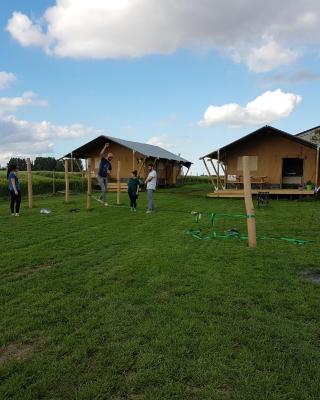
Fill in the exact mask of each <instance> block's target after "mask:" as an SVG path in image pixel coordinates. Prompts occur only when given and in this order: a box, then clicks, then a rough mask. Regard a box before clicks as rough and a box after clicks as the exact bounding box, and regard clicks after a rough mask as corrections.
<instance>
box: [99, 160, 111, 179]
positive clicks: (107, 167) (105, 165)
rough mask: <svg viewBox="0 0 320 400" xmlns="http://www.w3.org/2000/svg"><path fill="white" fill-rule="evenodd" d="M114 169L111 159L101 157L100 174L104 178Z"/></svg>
mask: <svg viewBox="0 0 320 400" xmlns="http://www.w3.org/2000/svg"><path fill="white" fill-rule="evenodd" d="M111 170H112V165H111V163H110V161H108V160H107V159H106V158H104V157H103V158H101V161H100V165H99V176H101V177H102V178H106V177H107V176H108V171H111Z"/></svg>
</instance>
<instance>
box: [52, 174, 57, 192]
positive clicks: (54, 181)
mask: <svg viewBox="0 0 320 400" xmlns="http://www.w3.org/2000/svg"><path fill="white" fill-rule="evenodd" d="M52 194H56V171H55V170H53V171H52Z"/></svg>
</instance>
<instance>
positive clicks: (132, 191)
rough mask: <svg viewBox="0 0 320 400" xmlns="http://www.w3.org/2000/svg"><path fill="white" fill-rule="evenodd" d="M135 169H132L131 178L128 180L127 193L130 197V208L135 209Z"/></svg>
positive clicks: (136, 182) (137, 180)
mask: <svg viewBox="0 0 320 400" xmlns="http://www.w3.org/2000/svg"><path fill="white" fill-rule="evenodd" d="M137 175H138V173H137V171H136V170H134V171H132V173H131V178H130V179H129V181H128V195H129V198H130V210H131V211H137V198H138V195H139V184H140V182H139V179H138V177H137Z"/></svg>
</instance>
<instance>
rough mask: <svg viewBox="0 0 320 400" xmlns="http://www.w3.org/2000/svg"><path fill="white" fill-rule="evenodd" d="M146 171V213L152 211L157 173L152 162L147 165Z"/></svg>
mask: <svg viewBox="0 0 320 400" xmlns="http://www.w3.org/2000/svg"><path fill="white" fill-rule="evenodd" d="M148 171H149V174H148V177H147V179H146V182H145V183H146V185H147V198H148V210H147V211H146V212H147V214H149V213H151V212H152V211H154V200H153V194H154V191H155V190H156V187H157V173H156V171H155V170H154V168H153V164H149V165H148Z"/></svg>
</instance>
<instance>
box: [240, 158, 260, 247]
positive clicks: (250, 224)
mask: <svg viewBox="0 0 320 400" xmlns="http://www.w3.org/2000/svg"><path fill="white" fill-rule="evenodd" d="M242 167H243V188H244V201H245V205H246V213H247V228H248V245H249V247H256V246H257V237H256V220H255V214H254V206H253V201H252V192H251V179H250V169H249V157H248V156H243V157H242Z"/></svg>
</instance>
